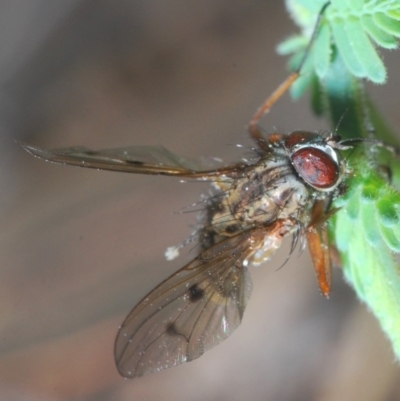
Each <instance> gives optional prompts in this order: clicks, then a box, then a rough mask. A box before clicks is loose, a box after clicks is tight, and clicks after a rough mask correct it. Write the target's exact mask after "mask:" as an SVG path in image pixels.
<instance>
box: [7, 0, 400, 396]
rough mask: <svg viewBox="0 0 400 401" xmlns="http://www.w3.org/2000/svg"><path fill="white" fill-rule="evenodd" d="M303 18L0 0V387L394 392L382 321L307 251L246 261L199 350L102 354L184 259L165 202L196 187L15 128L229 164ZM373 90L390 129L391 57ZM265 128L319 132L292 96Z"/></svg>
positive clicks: (397, 375)
mask: <svg viewBox="0 0 400 401" xmlns="http://www.w3.org/2000/svg"><path fill="white" fill-rule="evenodd" d="M295 30H296V28H295V27H294V26H293V24H292V22H291V21H290V20H289V18H288V17H287V15H286V14H285V9H284V4H283V2H278V1H276V0H274V1H273V0H264V1H261V0H230V1H227V0H202V1H201V2H195V1H190V2H188V1H183V0H163V1H161V0H156V1H152V0H113V1H106V0H68V1H65V0H3V1H2V2H1V4H0V50H1V51H0V85H1V92H0V116H1V118H0V130H1V134H0V155H1V156H0V185H1V186H0V187H1V189H2V190H1V192H0V219H1V224H0V227H1V231H0V233H1V234H0V235H1V239H0V255H1V260H2V264H1V266H2V267H1V269H0V400H21V401H25V400H26V401H39V400H40V401H53V400H82V401H83V400H85V401H87V400H98V401H102V400H115V401H117V400H121V401H122V400H174V401H180V400H194V401H195V400H220V401H223V400H229V401H231V400H232V401H233V400H247V401H253V400H254V401H256V400H279V401H286V400H288V401H289V400H296V401H302V400H304V401H305V400H321V401H322V400H323V401H331V400H332V401H333V400H335V401H336V400H337V401H339V400H340V401H346V400H363V401H378V400H394V401H395V400H400V369H399V367H398V366H397V365H395V364H394V357H393V354H392V352H391V349H390V345H389V343H388V342H387V340H386V339H385V338H384V335H383V334H382V333H381V331H380V329H379V327H378V324H377V322H376V321H375V319H374V318H373V317H372V316H371V315H370V314H369V313H368V312H367V311H366V308H365V307H364V306H363V305H360V304H359V302H358V301H357V300H356V299H355V297H354V294H353V292H352V290H351V289H350V288H349V287H348V286H347V285H346V284H345V283H344V282H343V280H342V277H341V272H340V270H337V271H335V274H334V283H333V285H334V289H333V293H332V296H331V299H330V300H329V301H326V300H325V299H323V298H322V297H321V296H320V295H319V292H318V288H317V285H316V279H315V277H314V273H313V269H312V267H311V263H310V260H309V256H308V253H307V252H304V254H303V255H302V256H301V257H297V255H294V256H293V257H292V258H291V261H290V263H288V264H287V265H285V266H284V267H283V268H282V269H280V270H277V267H278V266H279V265H280V261H281V260H282V259H284V257H285V252H287V247H286V248H285V249H283V250H282V252H281V254H280V255H278V256H277V258H276V259H275V260H274V261H273V262H271V263H269V264H267V265H265V266H262V267H259V268H253V269H251V273H252V276H253V281H254V289H253V295H252V298H251V300H250V303H249V305H248V307H247V311H246V314H245V318H244V321H243V324H242V326H241V327H240V328H239V329H238V331H237V332H236V333H235V334H234V335H233V336H232V337H231V338H229V339H228V340H227V341H226V342H224V343H223V344H221V345H220V346H219V347H217V348H216V349H214V350H212V351H210V352H209V353H207V354H205V355H204V356H203V357H202V358H200V359H199V360H197V361H195V362H192V363H190V364H186V365H183V366H180V367H177V368H174V369H170V370H167V371H164V372H161V373H159V374H154V375H150V376H147V377H144V378H141V379H138V380H134V381H127V380H124V379H122V378H121V377H120V376H119V375H118V374H117V371H116V369H115V367H114V361H113V353H112V351H113V341H114V337H115V335H116V332H117V328H118V325H119V324H120V323H121V322H122V319H123V318H124V317H125V315H126V314H127V313H128V312H129V310H130V309H131V308H132V307H133V306H134V305H135V303H136V302H137V301H139V300H140V299H141V298H142V297H143V296H144V295H145V293H146V292H148V291H149V290H150V289H152V288H153V287H154V286H155V285H156V284H158V283H159V282H160V281H161V280H162V279H164V278H165V277H166V276H168V275H169V274H170V273H172V272H173V271H175V270H177V269H178V268H179V267H181V266H182V265H183V264H184V263H185V262H187V261H188V260H189V259H190V258H192V257H193V255H192V254H190V253H189V249H187V250H185V251H184V252H183V255H182V256H181V257H180V258H179V259H177V260H174V261H173V262H166V261H165V259H164V256H163V255H164V250H165V248H166V247H167V246H171V245H174V244H177V243H179V242H180V241H181V240H183V239H184V238H186V237H187V236H188V234H189V233H190V231H191V228H190V225H191V224H192V223H193V222H194V220H195V216H194V215H192V214H184V215H182V214H178V215H176V214H172V212H176V211H179V210H180V208H181V207H184V206H186V205H189V204H191V203H192V202H194V201H196V200H197V199H198V198H199V195H200V194H201V193H202V192H204V191H206V189H207V186H204V185H203V184H199V183H186V184H181V183H179V182H178V181H177V180H174V179H172V178H167V177H142V176H132V175H128V174H122V173H121V174H113V173H107V172H98V171H91V170H85V169H76V168H72V167H65V166H59V165H52V164H49V163H44V162H42V161H40V160H37V159H33V158H32V157H31V156H29V155H28V154H27V153H25V152H23V151H22V149H21V148H20V147H19V146H18V145H17V144H16V143H15V140H24V141H28V142H29V143H32V144H35V145H39V146H44V147H60V146H71V145H85V146H88V147H92V148H98V149H100V148H107V147H118V146H126V145H145V144H146V145H157V144H164V145H166V146H167V147H168V148H169V149H170V150H172V151H173V152H176V153H178V154H184V155H188V156H190V157H201V156H218V157H222V158H223V159H224V160H226V161H234V160H238V158H239V157H240V152H239V150H238V149H237V148H236V147H235V146H234V145H235V144H237V143H240V144H244V145H249V144H250V141H249V139H248V138H247V134H246V129H245V127H246V124H247V122H248V119H249V117H250V116H251V115H252V113H253V112H254V110H255V109H256V107H257V106H258V105H259V104H260V103H261V101H262V100H263V99H264V98H265V97H266V96H268V94H269V93H270V92H271V91H272V90H273V89H274V88H275V87H276V86H277V85H278V84H279V83H280V82H281V81H282V80H283V79H284V78H285V76H286V72H285V60H284V59H282V58H280V57H278V56H277V55H276V54H275V46H276V44H277V43H278V42H279V41H281V40H282V39H284V38H285V37H287V36H288V35H290V34H291V33H294V32H295ZM385 61H386V63H387V64H388V65H389V85H386V86H384V87H380V88H378V87H375V88H370V89H371V91H372V92H374V93H373V96H374V99H375V101H376V102H377V103H378V104H379V105H380V108H381V110H382V111H383V113H384V115H385V116H386V117H387V119H388V120H389V122H390V123H391V125H392V126H393V127H394V128H396V127H398V126H399V125H400V116H399V113H398V104H399V100H400V98H399V94H398V93H399V91H398V88H400V82H399V80H400V79H399V74H397V71H398V67H399V61H400V59H399V54H398V53H395V52H394V53H392V54H389V53H387V52H386V53H385ZM263 127H264V128H265V130H266V131H271V130H272V129H274V127H279V128H280V129H282V130H285V131H290V130H293V129H296V128H297V129H298V128H303V129H310V130H319V129H326V128H328V127H327V126H326V125H325V122H324V121H321V120H320V121H318V120H315V119H314V117H313V116H312V115H311V114H310V112H309V107H308V101H307V99H306V98H304V99H302V100H301V101H299V102H297V103H293V102H292V101H291V100H290V99H289V97H288V96H286V97H285V98H284V99H282V100H281V101H280V103H279V104H278V105H277V106H276V107H275V108H274V109H273V112H271V113H270V114H269V116H268V117H267V118H266V119H264V120H263Z"/></svg>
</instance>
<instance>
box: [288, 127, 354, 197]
mask: <svg viewBox="0 0 400 401" xmlns="http://www.w3.org/2000/svg"><path fill="white" fill-rule="evenodd" d="M283 146H284V147H285V149H286V151H287V152H288V156H289V159H290V161H291V163H292V165H293V167H294V169H295V170H296V172H297V174H298V175H299V176H300V177H301V178H302V179H303V180H304V181H305V183H306V184H307V185H308V186H310V187H312V188H314V189H315V190H317V191H318V192H323V193H325V194H327V193H333V192H334V191H335V190H336V189H337V188H338V186H339V185H340V184H341V182H342V181H343V177H344V176H345V170H346V165H345V162H344V160H343V159H342V157H341V155H340V152H339V151H340V150H342V149H347V148H348V147H344V146H341V145H340V142H338V141H337V140H336V139H335V137H333V136H329V137H327V138H325V137H323V136H321V135H319V134H316V133H313V132H307V131H294V132H292V133H290V134H289V135H288V136H287V137H286V138H285V139H284V142H283Z"/></svg>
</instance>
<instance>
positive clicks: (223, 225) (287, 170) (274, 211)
mask: <svg viewBox="0 0 400 401" xmlns="http://www.w3.org/2000/svg"><path fill="white" fill-rule="evenodd" d="M311 192H312V191H311V190H310V188H309V187H307V186H306V184H305V183H304V182H303V181H302V180H301V179H299V177H298V176H297V175H296V173H295V171H294V169H293V166H292V164H291V162H290V160H289V158H288V156H287V155H285V154H278V155H276V154H275V155H274V156H273V157H271V156H270V155H268V156H266V157H265V158H263V159H261V160H260V161H259V162H258V163H257V164H256V165H254V168H253V169H251V170H249V173H248V174H247V176H246V177H243V178H240V179H238V180H236V181H233V182H232V183H231V185H230V188H229V189H227V190H225V192H224V196H222V197H221V200H220V203H219V205H218V207H217V208H216V209H215V211H214V212H213V215H212V218H211V224H212V227H213V229H214V230H215V232H217V233H218V234H220V235H223V236H232V235H236V234H237V233H239V232H242V231H244V230H247V229H249V228H252V227H255V226H258V225H260V224H269V223H271V222H273V221H275V220H277V219H286V218H289V217H297V216H298V215H299V211H300V210H302V209H304V208H305V207H307V203H308V202H309V200H310V196H311V195H310V193H311Z"/></svg>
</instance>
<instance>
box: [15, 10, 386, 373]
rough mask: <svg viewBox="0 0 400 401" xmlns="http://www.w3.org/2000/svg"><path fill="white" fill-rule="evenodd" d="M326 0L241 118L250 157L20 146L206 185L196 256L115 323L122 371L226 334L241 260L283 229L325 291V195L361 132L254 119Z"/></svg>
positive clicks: (194, 354) (164, 360)
mask: <svg viewBox="0 0 400 401" xmlns="http://www.w3.org/2000/svg"><path fill="white" fill-rule="evenodd" d="M327 6H328V4H326V5H325V6H324V7H323V8H322V10H321V12H320V13H319V17H318V21H317V23H316V27H315V30H314V33H313V36H312V38H311V40H310V43H309V45H308V48H307V49H306V52H305V56H304V58H303V60H302V62H301V64H300V67H299V68H298V69H297V71H295V72H293V73H292V74H290V75H289V77H288V78H287V79H286V80H285V81H284V82H283V83H282V84H281V85H280V86H279V87H278V88H277V89H276V90H275V91H274V92H273V93H272V94H271V95H270V97H269V98H268V99H267V100H266V101H265V102H264V103H263V104H262V105H261V107H260V108H259V109H258V110H257V112H256V113H255V115H254V116H253V117H252V119H251V120H250V123H249V131H250V136H251V138H252V139H253V140H254V141H255V143H256V149H255V151H256V154H257V157H256V160H254V161H251V162H242V163H238V164H235V165H231V166H227V167H221V168H218V169H214V170H201V169H196V168H194V167H193V166H192V165H190V163H188V162H187V161H185V160H184V159H183V158H181V157H179V156H177V155H174V154H173V153H171V152H169V151H168V150H166V149H165V148H162V147H128V148H122V149H106V150H99V151H92V150H89V149H86V148H83V147H74V148H66V149H55V150H44V149H40V148H38V147H33V146H30V145H27V144H22V146H23V147H24V149H25V150H27V151H28V152H29V153H31V154H32V155H34V156H37V157H39V158H41V159H44V160H48V161H52V162H55V163H62V164H71V165H75V166H80V167H86V168H93V169H100V170H111V171H120V172H128V173H135V174H153V175H166V176H176V177H181V178H185V179H195V180H196V179H197V180H205V181H209V182H211V183H212V188H213V189H212V192H213V195H212V196H210V198H209V199H207V200H206V201H205V202H206V210H205V212H204V213H203V214H202V216H201V222H200V223H199V226H198V229H197V231H196V233H195V235H194V238H191V239H190V240H193V239H196V240H197V241H198V242H199V245H200V250H199V253H198V255H197V256H196V258H194V259H193V260H192V261H191V262H190V263H188V264H187V265H186V266H184V267H183V268H181V269H180V270H179V271H178V272H176V273H174V274H173V275H172V276H170V277H169V278H167V279H166V280H165V281H163V282H162V283H161V284H159V285H158V286H157V287H156V288H155V289H154V290H152V291H151V292H150V293H149V294H147V295H146V296H145V297H144V298H143V299H142V300H141V301H140V302H139V303H138V304H137V305H136V306H135V307H134V308H133V310H132V311H131V312H130V313H129V315H128V316H127V317H126V319H125V321H124V322H123V323H122V325H121V327H120V329H119V332H118V334H117V338H116V341H115V348H114V355H115V362H116V365H117V368H118V371H119V373H120V374H121V375H122V376H124V377H127V378H133V377H138V376H143V375H145V374H148V373H152V372H155V371H159V370H162V369H166V368H169V367H172V366H176V365H178V364H180V363H183V362H188V361H191V360H193V359H196V358H198V357H199V356H201V355H202V354H203V353H204V352H205V351H207V350H209V349H211V348H213V347H214V346H216V345H217V344H219V343H220V342H221V341H223V340H224V339H225V338H227V337H228V336H230V335H231V334H232V333H233V331H234V330H235V329H236V328H237V327H238V325H239V324H240V322H241V320H242V317H243V313H244V310H245V308H246V304H247V301H248V299H249V297H250V292H251V278H250V275H249V272H248V269H247V267H248V266H249V265H254V264H259V263H262V262H264V261H266V260H268V259H269V258H270V256H271V255H272V254H273V253H274V252H275V250H276V249H278V248H279V247H280V245H281V242H282V240H283V238H285V237H287V236H289V235H292V236H293V242H292V250H293V248H294V246H295V245H296V243H297V242H298V240H300V242H303V243H304V239H306V240H307V242H308V246H309V249H310V253H311V256H312V259H313V264H314V268H315V271H316V273H317V279H318V284H319V288H320V291H321V293H322V294H323V295H324V296H325V297H328V296H329V292H330V258H329V243H328V234H327V227H326V224H325V222H326V221H327V220H328V219H329V217H331V216H332V214H334V213H335V212H336V209H331V208H330V204H331V200H332V199H333V198H334V197H336V196H339V195H340V194H342V193H343V192H344V191H345V188H344V185H343V179H344V178H345V176H346V173H347V171H346V163H345V161H344V159H343V158H342V157H341V154H340V151H341V150H343V149H348V148H350V147H351V145H352V142H355V141H356V142H357V141H358V142H359V141H360V140H357V139H356V140H340V138H339V137H337V136H335V135H333V134H330V135H328V136H322V135H320V134H316V133H313V132H308V131H295V132H292V133H290V134H288V135H283V134H279V133H273V134H271V135H269V136H268V137H267V138H265V137H263V136H262V135H261V132H260V130H259V128H258V122H259V120H260V118H261V117H262V116H263V115H264V114H265V113H267V112H268V111H269V110H270V108H271V107H272V105H273V104H274V103H275V102H276V101H277V100H278V99H279V98H280V97H281V96H282V95H283V94H284V93H285V92H286V91H287V90H288V88H289V87H290V86H291V84H292V83H293V82H294V81H295V80H296V79H297V77H298V76H299V73H300V70H301V67H302V65H303V64H304V60H305V58H306V56H307V53H308V51H309V49H310V46H311V45H312V43H313V39H314V38H315V36H316V34H317V31H318V27H319V22H320V19H321V17H322V15H323V12H324V10H325V8H326V7H327ZM378 145H379V143H378ZM190 240H188V241H186V243H187V242H189V241H190ZM178 248H179V247H177V248H174V249H169V251H168V255H167V256H168V257H169V258H170V259H171V258H173V257H175V256H176V255H177V253H178Z"/></svg>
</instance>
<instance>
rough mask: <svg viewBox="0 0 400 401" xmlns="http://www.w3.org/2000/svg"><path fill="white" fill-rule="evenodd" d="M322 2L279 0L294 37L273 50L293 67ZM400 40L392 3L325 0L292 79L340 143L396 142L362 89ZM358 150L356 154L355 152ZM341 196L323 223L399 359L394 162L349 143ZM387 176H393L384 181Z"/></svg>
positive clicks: (399, 8)
mask: <svg viewBox="0 0 400 401" xmlns="http://www.w3.org/2000/svg"><path fill="white" fill-rule="evenodd" d="M325 3H326V1H325V0H287V8H288V10H289V12H290V14H291V16H292V18H293V19H294V20H295V22H296V23H297V24H298V25H299V26H300V27H301V30H302V33H301V34H300V35H297V36H294V37H292V38H289V39H287V40H286V41H285V42H283V43H282V44H280V45H279V47H278V52H280V53H281V54H286V55H287V54H292V56H291V58H290V60H289V66H290V68H291V69H295V68H296V67H297V66H298V65H299V62H300V60H301V58H302V56H303V55H304V51H305V49H306V46H307V43H308V41H309V40H310V36H311V33H312V29H313V26H314V24H315V21H316V18H317V15H318V12H319V10H320V9H321V8H322V6H323V5H324V4H325ZM399 37H400V2H399V1H398V0H331V4H330V5H329V6H328V8H327V9H326V10H325V12H324V15H323V17H322V20H321V24H320V28H319V31H318V34H317V36H316V38H315V42H314V44H313V46H312V48H311V50H310V54H309V56H308V57H307V59H306V62H305V64H304V66H303V68H302V71H301V74H300V77H299V79H298V80H297V81H296V82H295V83H294V84H293V86H292V88H291V92H292V95H293V96H294V97H299V96H301V94H302V93H303V92H304V91H305V90H306V89H310V90H311V94H312V96H311V101H312V107H313V109H314V111H315V112H316V113H317V114H318V115H320V116H324V117H326V118H328V119H329V121H330V124H331V129H332V131H336V130H337V131H338V134H339V135H340V136H341V137H343V138H357V137H358V138H359V137H365V138H373V137H376V138H378V139H380V140H383V141H386V142H389V143H392V144H394V143H396V139H395V136H394V135H393V133H392V132H391V131H390V129H389V128H388V127H387V125H386V124H385V122H384V120H383V119H382V117H381V116H380V115H379V113H378V111H377V110H376V108H375V106H374V105H373V103H372V101H371V100H370V99H369V98H368V95H367V94H366V92H365V89H364V82H363V80H370V81H372V82H374V83H379V84H382V83H384V82H385V80H386V69H385V66H384V64H383V62H382V59H381V57H380V56H379V53H378V50H377V48H379V47H383V48H385V49H395V48H396V46H397V38H399ZM360 148H361V149H360ZM348 164H349V171H348V178H347V180H346V185H347V191H346V193H345V194H344V196H342V197H339V198H338V199H336V200H334V206H335V207H339V208H340V210H339V212H338V213H337V214H336V215H335V216H334V217H333V218H332V219H331V220H330V221H329V230H330V236H331V239H332V242H334V243H335V244H336V247H337V249H338V250H339V252H340V255H341V260H342V265H343V272H344V275H345V277H346V279H347V281H348V282H349V283H350V284H351V285H352V286H353V288H354V289H355V291H356V292H357V294H358V296H359V298H360V299H361V300H363V301H364V302H365V303H366V304H367V305H368V307H369V308H370V310H371V311H372V312H373V313H374V314H375V316H376V317H377V318H378V320H379V322H380V324H381V327H382V328H383V330H384V331H385V333H386V334H387V336H388V337H389V339H390V340H391V342H392V345H393V349H394V352H395V354H396V356H397V358H398V359H400V263H399V262H400V257H399V253H400V193H399V192H398V190H397V189H396V188H399V185H400V162H399V160H398V159H393V157H392V155H390V152H388V151H386V150H382V149H378V148H377V147H374V146H371V144H369V145H368V146H362V145H361V146H357V149H356V151H353V152H352V154H351V156H350V157H349V158H348ZM390 171H392V172H393V176H392V177H391V174H390V173H389V172H390Z"/></svg>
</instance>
